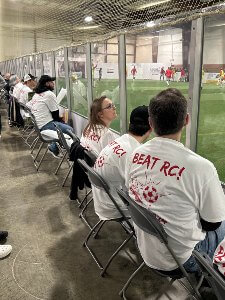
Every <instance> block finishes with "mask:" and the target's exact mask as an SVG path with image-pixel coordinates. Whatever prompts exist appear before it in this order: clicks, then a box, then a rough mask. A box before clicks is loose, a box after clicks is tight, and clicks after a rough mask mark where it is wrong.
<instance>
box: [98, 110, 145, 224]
mask: <svg viewBox="0 0 225 300" xmlns="http://www.w3.org/2000/svg"><path fill="white" fill-rule="evenodd" d="M149 135H150V126H149V122H148V107H147V106H145V105H143V106H138V107H137V108H135V109H134V110H133V111H132V112H131V115H130V124H129V131H128V133H127V134H124V135H122V136H121V137H119V138H117V139H116V140H114V141H112V142H111V143H110V144H109V145H107V146H106V147H105V148H104V149H103V150H102V151H101V152H100V154H99V156H98V158H97V160H96V163H95V167H94V168H95V170H96V171H97V172H98V173H99V174H100V175H101V176H102V177H103V178H104V179H105V180H106V181H107V182H108V183H109V184H110V188H111V193H112V195H113V196H114V199H115V200H116V202H117V203H118V205H119V206H120V208H121V210H122V211H123V212H124V213H125V214H128V212H127V208H126V207H125V205H124V204H123V203H122V201H121V200H120V198H119V196H118V194H117V192H116V190H115V189H116V188H120V187H122V186H124V185H125V166H126V164H127V159H128V158H129V157H130V155H131V153H132V152H133V150H134V149H135V148H137V147H138V146H140V143H142V142H143V141H145V140H146V139H147V138H148V137H149ZM92 192H93V198H94V206H95V212H96V214H97V215H98V216H99V218H100V219H101V220H105V219H106V220H107V219H112V218H119V217H121V215H120V213H119V212H118V210H117V209H116V207H115V206H114V204H113V202H112V201H111V200H110V198H109V197H108V196H107V194H106V193H105V192H104V191H103V190H100V189H97V188H95V187H94V186H93V187H92Z"/></svg>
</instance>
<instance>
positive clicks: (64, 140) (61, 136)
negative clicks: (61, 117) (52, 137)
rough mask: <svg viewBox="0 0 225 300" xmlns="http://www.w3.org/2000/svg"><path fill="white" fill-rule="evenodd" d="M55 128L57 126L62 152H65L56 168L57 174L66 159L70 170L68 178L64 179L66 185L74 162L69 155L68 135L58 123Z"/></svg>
mask: <svg viewBox="0 0 225 300" xmlns="http://www.w3.org/2000/svg"><path fill="white" fill-rule="evenodd" d="M54 125H55V128H56V132H57V134H58V138H59V146H60V147H61V152H62V153H63V156H62V158H61V160H60V162H59V164H58V166H57V168H56V170H55V175H56V174H57V173H58V171H59V168H60V167H61V165H62V163H63V162H64V160H65V159H66V162H67V164H68V166H69V171H68V172H67V175H66V178H65V179H64V180H63V184H62V186H64V182H66V179H67V178H68V176H69V174H70V172H71V170H72V167H73V164H71V163H70V161H69V155H70V146H69V145H68V143H67V138H66V136H65V135H64V134H63V132H62V130H61V129H60V128H59V126H58V125H57V124H55V123H54Z"/></svg>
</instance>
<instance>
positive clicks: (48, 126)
mask: <svg viewBox="0 0 225 300" xmlns="http://www.w3.org/2000/svg"><path fill="white" fill-rule="evenodd" d="M54 123H55V124H56V125H57V126H58V127H59V128H60V129H61V130H62V132H63V133H67V129H69V130H71V131H73V128H72V127H71V126H69V125H67V124H64V123H61V122H58V121H51V122H49V123H47V124H45V125H44V126H43V127H42V128H41V131H43V130H47V129H49V130H54V131H56V128H55V125H54ZM49 149H50V151H52V152H53V153H54V154H56V155H58V154H59V149H58V146H57V144H56V143H51V145H50V146H49Z"/></svg>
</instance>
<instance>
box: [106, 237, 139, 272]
mask: <svg viewBox="0 0 225 300" xmlns="http://www.w3.org/2000/svg"><path fill="white" fill-rule="evenodd" d="M133 236H134V234H133V233H131V234H130V235H129V237H128V238H127V239H126V240H125V241H123V243H122V244H121V245H120V246H119V247H118V248H117V250H116V251H115V252H114V253H113V255H111V257H110V258H109V260H108V262H107V264H106V265H105V267H104V269H103V270H102V272H101V276H102V277H104V275H105V273H106V271H107V269H108V267H109V265H110V264H111V262H112V260H113V259H114V258H115V257H116V255H117V254H118V253H119V252H120V250H121V249H122V248H123V247H124V246H125V245H126V244H127V243H128V242H129V240H130V239H131V238H132V237H133Z"/></svg>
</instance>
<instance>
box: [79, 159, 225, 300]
mask: <svg viewBox="0 0 225 300" xmlns="http://www.w3.org/2000/svg"><path fill="white" fill-rule="evenodd" d="M78 162H79V164H80V165H81V166H82V168H83V169H84V170H85V172H87V174H88V177H89V180H90V182H91V184H92V185H93V186H95V187H96V188H98V189H102V190H104V191H105V193H106V195H107V196H108V197H109V198H110V199H111V201H112V203H113V204H114V206H115V208H116V209H117V210H118V212H119V213H120V215H121V218H117V219H110V220H107V221H106V220H99V221H98V222H97V223H96V225H95V226H93V227H92V228H91V230H90V232H89V234H88V236H87V238H86V240H85V242H84V243H83V245H84V246H85V247H86V248H87V250H88V251H89V253H90V254H91V256H92V257H93V259H94V260H95V262H96V264H97V265H98V267H99V268H100V269H101V273H100V274H101V276H104V275H105V273H106V271H107V269H108V267H109V265H110V264H111V262H112V261H113V259H114V258H115V257H116V255H117V254H118V253H119V251H120V250H121V249H122V248H124V246H125V245H126V244H127V243H128V242H129V241H130V240H131V239H132V238H133V239H134V240H135V239H136V235H135V231H134V228H133V222H134V223H135V224H136V225H137V226H138V227H140V228H141V229H142V230H144V231H145V232H146V233H148V234H151V235H154V236H155V237H157V238H158V239H159V240H160V241H161V242H162V243H163V244H164V245H165V246H166V248H167V249H168V251H169V253H170V254H171V256H172V257H173V259H174V260H175V262H176V264H177V269H176V270H175V271H169V272H166V271H157V270H155V269H152V270H153V271H154V272H155V273H157V274H158V275H160V276H163V277H169V278H170V279H171V280H170V282H169V286H171V285H172V284H173V283H174V282H175V281H176V280H179V279H182V278H185V279H186V281H187V283H188V285H187V284H184V282H183V281H179V282H180V283H181V284H182V286H183V287H184V288H185V289H187V290H188V291H189V292H190V293H191V296H192V298H193V299H203V298H202V296H201V294H200V293H199V288H200V287H201V284H202V281H203V279H204V277H205V278H206V280H207V281H208V282H209V285H210V286H211V287H212V289H213V291H214V293H215V295H216V297H217V298H218V299H219V300H222V299H225V280H224V278H222V276H221V275H220V274H219V273H218V272H217V270H215V269H214V268H213V264H212V261H211V259H210V258H209V257H208V256H207V255H206V254H204V253H199V252H197V251H195V250H194V251H193V256H194V257H195V258H196V260H197V262H198V264H199V267H200V269H201V270H202V276H201V278H200V280H199V282H197V283H196V280H193V278H192V277H191V276H190V274H188V273H187V272H186V270H185V269H184V267H183V265H182V264H180V262H179V260H178V259H177V257H176V255H175V253H174V251H173V249H172V248H171V247H170V245H169V243H168V236H167V234H166V232H165V230H164V228H163V226H162V225H161V224H160V223H159V222H158V220H157V219H156V217H155V215H154V214H153V213H151V212H150V211H149V210H147V209H145V208H144V207H141V206H140V205H138V204H137V203H136V202H135V201H133V200H132V199H131V198H130V197H129V194H128V192H127V190H126V189H125V188H123V189H117V193H118V195H119V196H120V198H121V200H122V201H123V203H124V204H125V205H126V206H127V208H128V210H129V213H130V218H128V217H126V216H125V215H124V213H123V211H122V210H121V209H120V207H119V206H118V204H117V202H116V201H115V199H114V197H113V195H112V193H111V191H110V186H109V184H108V183H107V181H106V180H105V179H103V178H102V177H101V176H100V175H99V174H98V173H97V172H96V171H95V170H94V169H93V168H91V167H90V166H89V165H88V164H87V163H86V162H85V161H84V160H78ZM221 184H222V187H224V185H223V183H221ZM112 221H113V222H115V221H116V222H118V223H120V224H121V227H122V228H123V229H124V230H125V231H126V233H127V238H126V239H125V240H124V241H123V243H122V244H121V245H120V246H119V247H118V248H117V249H116V251H115V252H114V253H113V254H112V255H111V256H110V258H109V260H108V262H107V264H106V265H105V266H102V264H101V263H100V261H99V258H97V256H96V254H95V253H94V251H93V250H92V249H91V248H90V247H89V245H88V241H89V239H90V238H91V237H93V238H96V236H97V235H98V234H99V231H100V230H101V229H102V227H103V226H104V224H106V223H107V222H112ZM145 266H147V265H146V264H145V262H144V261H143V262H142V263H141V264H140V265H139V266H138V268H137V269H136V270H135V272H134V273H133V274H132V275H131V276H130V277H129V279H128V280H127V282H126V284H125V285H124V287H123V288H122V289H121V291H120V293H119V294H120V296H122V297H123V299H127V296H126V291H127V289H128V287H129V285H130V283H131V282H132V280H133V278H134V277H135V276H136V275H137V274H138V272H139V271H140V270H142V269H143V267H145ZM163 293H164V292H161V295H160V296H162V294H163Z"/></svg>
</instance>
